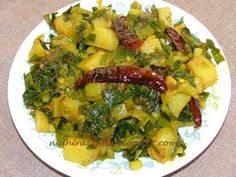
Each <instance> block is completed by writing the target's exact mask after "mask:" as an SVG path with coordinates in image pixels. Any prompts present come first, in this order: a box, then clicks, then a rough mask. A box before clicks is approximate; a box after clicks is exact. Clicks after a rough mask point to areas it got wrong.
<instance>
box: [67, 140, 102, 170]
mask: <svg viewBox="0 0 236 177" xmlns="http://www.w3.org/2000/svg"><path fill="white" fill-rule="evenodd" d="M88 143H89V141H88V140H85V139H81V138H73V137H71V138H68V140H67V141H66V143H65V146H64V148H63V149H64V159H65V160H69V161H72V162H76V163H79V164H80V165H84V166H86V165H89V164H90V163H92V162H93V161H95V160H97V158H98V157H99V150H98V149H96V148H94V149H90V148H88Z"/></svg>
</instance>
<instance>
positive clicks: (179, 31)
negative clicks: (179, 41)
mask: <svg viewBox="0 0 236 177" xmlns="http://www.w3.org/2000/svg"><path fill="white" fill-rule="evenodd" d="M185 27H186V26H185V24H184V23H180V24H179V25H177V26H175V30H176V31H177V32H178V33H179V34H181V32H182V30H183V29H184V28H185Z"/></svg>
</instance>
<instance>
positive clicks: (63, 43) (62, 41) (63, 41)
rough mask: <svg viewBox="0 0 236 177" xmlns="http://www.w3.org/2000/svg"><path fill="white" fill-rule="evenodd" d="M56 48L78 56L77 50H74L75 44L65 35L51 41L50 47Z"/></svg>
mask: <svg viewBox="0 0 236 177" xmlns="http://www.w3.org/2000/svg"><path fill="white" fill-rule="evenodd" d="M57 46H59V47H61V48H62V49H64V50H68V51H70V52H71V53H73V54H74V55H75V56H78V55H79V50H78V49H77V48H76V45H75V43H74V42H73V41H72V40H71V39H70V38H69V37H67V36H65V35H59V36H57V37H54V38H53V39H52V40H51V47H52V48H54V47H57Z"/></svg>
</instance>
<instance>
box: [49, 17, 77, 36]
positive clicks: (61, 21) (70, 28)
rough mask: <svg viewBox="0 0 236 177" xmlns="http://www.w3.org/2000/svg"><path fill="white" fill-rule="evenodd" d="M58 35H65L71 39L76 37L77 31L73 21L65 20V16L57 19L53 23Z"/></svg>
mask: <svg viewBox="0 0 236 177" xmlns="http://www.w3.org/2000/svg"><path fill="white" fill-rule="evenodd" d="M53 25H54V27H55V29H56V31H57V33H58V34H65V35H67V36H70V37H72V38H73V37H75V34H76V30H75V28H74V25H73V22H72V21H71V20H65V17H64V15H60V16H58V17H56V19H55V20H54V23H53Z"/></svg>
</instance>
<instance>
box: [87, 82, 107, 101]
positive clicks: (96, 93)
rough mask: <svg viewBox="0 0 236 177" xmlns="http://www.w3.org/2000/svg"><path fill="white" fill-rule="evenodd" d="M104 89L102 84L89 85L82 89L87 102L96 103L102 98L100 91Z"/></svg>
mask: <svg viewBox="0 0 236 177" xmlns="http://www.w3.org/2000/svg"><path fill="white" fill-rule="evenodd" d="M104 87H105V84H104V83H89V84H86V85H85V87H84V91H85V96H86V97H87V99H88V100H89V101H96V100H98V99H100V98H102V91H103V89H104Z"/></svg>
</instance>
